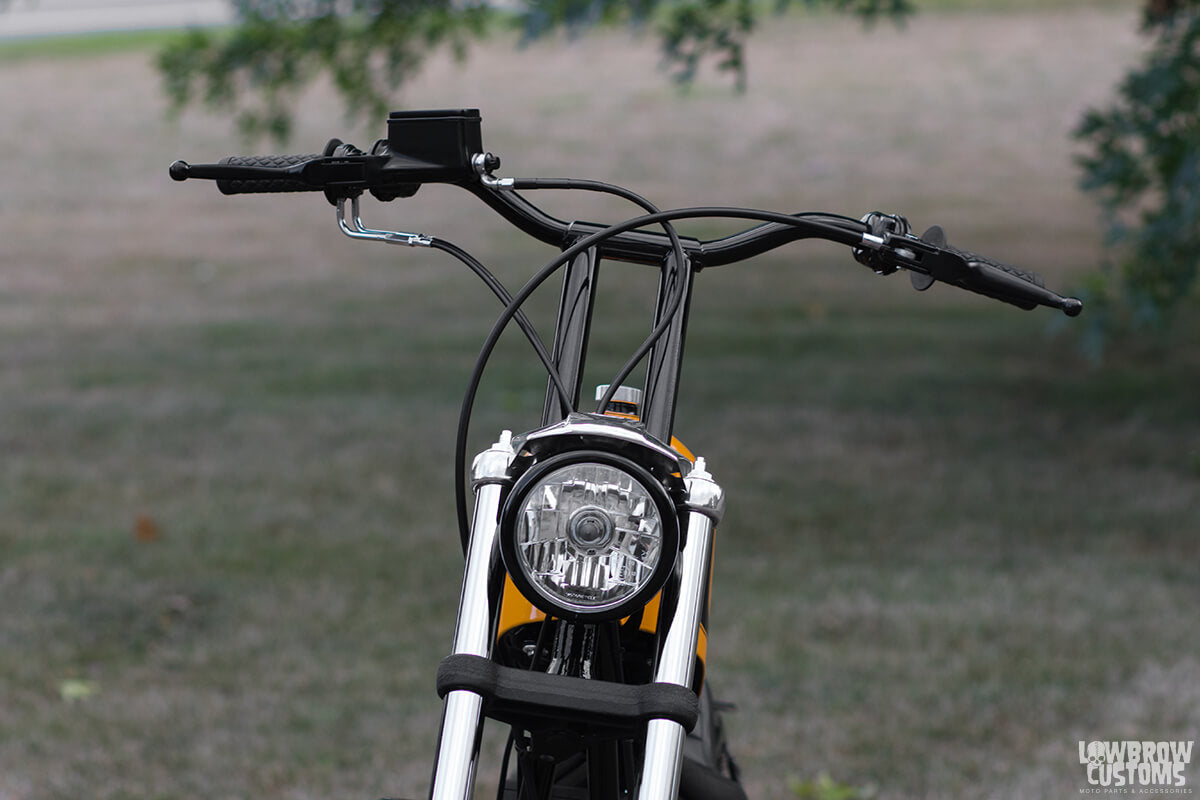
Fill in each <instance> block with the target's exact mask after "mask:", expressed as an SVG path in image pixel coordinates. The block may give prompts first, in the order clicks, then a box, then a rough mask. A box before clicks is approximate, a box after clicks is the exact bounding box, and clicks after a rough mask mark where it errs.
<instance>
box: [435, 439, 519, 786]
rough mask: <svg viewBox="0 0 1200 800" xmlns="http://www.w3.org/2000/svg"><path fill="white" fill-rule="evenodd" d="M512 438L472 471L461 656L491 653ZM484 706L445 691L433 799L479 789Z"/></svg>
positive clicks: (458, 636) (457, 644)
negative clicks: (502, 500)
mask: <svg viewBox="0 0 1200 800" xmlns="http://www.w3.org/2000/svg"><path fill="white" fill-rule="evenodd" d="M510 438H511V437H510V435H509V433H508V431H505V432H504V434H502V435H501V437H500V441H499V442H497V443H496V444H495V445H493V446H492V449H490V450H487V451H485V452H484V453H482V454H481V455H480V456H479V457H478V458H476V459H475V466H474V468H473V470H472V475H473V482H474V484H475V486H476V490H475V515H474V518H473V520H472V524H471V545H470V547H469V548H468V550H467V565H466V568H465V571H464V574H463V586H462V595H461V596H460V598H459V604H458V625H457V627H456V628H455V631H454V653H455V654H456V655H457V654H461V653H465V654H469V655H475V656H484V657H485V658H486V657H487V656H489V655H490V654H491V645H492V638H493V632H494V630H495V618H496V615H495V613H494V612H495V610H496V609H497V608H498V606H499V601H500V587H501V585H502V584H501V582H499V581H493V580H492V577H493V574H494V569H493V567H494V563H495V557H496V553H497V549H496V534H497V531H498V529H499V521H498V519H499V516H500V494H501V492H502V490H503V484H504V483H506V482H507V480H508V476H507V472H508V465H509V464H510V463H511V462H512V457H513V450H512V445H511V441H510ZM482 710H483V699H482V698H481V697H480V696H479V695H477V694H475V693H474V692H470V691H466V690H456V691H452V692H450V693H449V694H447V695H446V702H445V706H444V709H443V712H442V727H441V735H440V737H439V740H438V752H437V761H436V762H435V763H434V767H433V783H432V785H431V786H430V789H429V796H430V797H431V798H432V800H467V798H469V797H470V796H471V794H472V792H473V791H474V784H475V761H476V757H477V756H478V754H479V740H480V736H481V735H482V733H483V726H482V724H481V723H482Z"/></svg>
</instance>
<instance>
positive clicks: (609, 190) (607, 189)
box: [454, 178, 684, 555]
mask: <svg viewBox="0 0 1200 800" xmlns="http://www.w3.org/2000/svg"><path fill="white" fill-rule="evenodd" d="M513 188H514V189H517V188H524V189H568V190H569V189H575V190H583V191H591V192H600V193H603V194H611V195H615V196H617V197H620V198H623V199H625V200H628V201H629V202H631V203H633V204H635V205H637V206H640V207H641V208H642V209H644V210H645V211H647V212H648V213H649V214H656V213H660V212H659V210H658V207H657V206H655V205H654V204H653V203H651V202H650V201H649V200H647V199H646V198H644V197H642V196H641V195H639V194H638V193H636V192H634V191H631V190H629V189H626V188H625V187H623V186H617V185H615V184H611V183H604V182H602V181H590V180H577V179H574V178H538V179H526V180H519V181H514V182H513ZM662 227H663V230H664V231H665V232H666V234H667V236H668V237H670V239H671V247H672V250H673V255H674V258H673V259H672V260H671V261H670V262H669V264H670V265H671V266H672V268H673V269H674V270H679V269H681V267H682V265H683V263H684V256H683V242H682V241H681V240H680V238H679V234H678V233H677V232H676V231H675V228H674V226H672V225H671V224H670V223H669V222H668V221H664V222H663V224H662ZM578 252H582V251H578ZM578 252H577V253H576V254H578ZM464 255H465V253H464ZM565 263H566V262H565V261H562V262H559V263H558V266H555V267H553V268H552V269H550V270H549V271H548V272H547V273H546V275H545V277H543V278H542V279H541V280H539V281H538V282H537V284H535V285H534V286H533V287H531V288H529V284H526V287H527V288H529V291H528V293H527V294H525V296H524V297H522V298H521V300H520V301H516V300H513V299H511V298H510V300H509V305H508V306H507V307H506V308H505V314H506V315H507V318H505V319H504V322H503V323H502V324H501V323H497V324H498V325H500V329H501V331H502V330H503V328H504V327H506V326H507V324H508V320H510V319H512V318H513V316H515V315H518V314H520V313H521V312H520V307H521V305H522V304H524V302H525V300H526V299H528V297H529V295H530V294H532V293H533V290H534V289H536V288H537V286H540V285H541V283H542V282H543V281H544V280H545V279H546V278H548V277H549V276H550V274H552V273H553V272H555V271H557V270H558V268H559V267H560V266H562V264H565ZM481 266H482V265H481ZM484 272H486V270H484ZM477 274H478V273H477ZM489 274H490V273H489ZM677 282H678V284H679V285H680V287H682V286H683V285H684V282H683V281H679V280H677ZM501 289H503V287H501ZM493 291H495V290H493ZM522 291H525V289H522ZM677 294H678V295H679V296H677V297H673V298H672V301H671V304H670V309H671V310H670V313H671V314H674V312H675V309H677V308H678V307H679V303H680V302H681V301H682V291H680V292H678V293H677ZM510 309H512V312H511V313H509V310H510ZM504 316H505V315H502V318H503V317H504ZM521 316H523V314H522V315H521ZM669 319H670V316H669V315H668V316H666V317H664V320H663V321H664V323H665V322H667V321H669ZM666 329H667V326H666V325H665V324H660V325H658V326H657V327H656V328H655V330H653V331H651V333H650V337H649V338H648V339H647V340H646V342H643V345H642V347H641V348H639V351H641V352H645V351H648V350H649V348H650V347H653V346H654V342H656V341H657V340H658V339H659V338H660V337H661V336H662V335H663V333H664V332H665V331H666ZM492 330H493V332H495V330H496V329H495V328H493V329H492ZM527 335H528V334H527ZM530 341H533V339H532V338H531V339H530ZM539 345H540V340H539V342H538V344H537V345H535V348H536V347H538V346H539ZM494 347H495V344H494V343H493V345H492V348H494ZM544 351H545V348H544V347H543V348H542V351H541V352H544ZM539 355H540V353H539ZM490 357H491V349H490V348H489V349H488V350H487V351H486V354H481V355H480V360H477V361H476V369H475V371H474V372H473V373H472V384H471V386H470V387H469V389H468V392H469V402H468V398H464V400H463V409H462V411H461V412H460V415H459V421H458V433H457V435H456V437H455V450H454V496H455V505H456V515H457V517H458V533H459V540H460V543H461V545H462V549H463V554H464V555H465V554H466V552H467V548H468V547H469V546H470V540H471V527H470V522H469V520H468V514H467V489H466V484H465V483H464V478H465V475H466V469H467V437H468V434H469V431H470V425H471V409H472V408H473V406H474V404H475V397H474V395H475V393H476V392H477V391H478V389H479V382H480V380H481V379H482V374H483V368H484V367H485V366H486V365H487V361H488V359H489V358H490ZM639 360H640V358H639ZM543 363H544V364H546V369H547V370H548V371H549V372H550V374H551V376H552V377H554V378H556V379H557V385H558V387H559V397H560V398H561V400H562V404H563V408H565V409H567V410H568V411H571V410H573V409H574V402H573V400H572V398H571V397H570V395H569V393H568V392H567V391H566V389H565V387H563V386H562V383H561V379H560V378H559V376H558V371H557V369H555V368H554V366H553V365H552V363H551V361H550V360H549V358H545V359H543ZM634 363H635V364H636V361H635V362H634ZM630 370H632V365H631V366H630ZM626 374H628V373H626ZM614 385H615V384H614ZM611 394H612V388H611V387H610V391H609V395H608V396H609V397H610V398H611ZM604 405H605V406H607V402H605V403H604Z"/></svg>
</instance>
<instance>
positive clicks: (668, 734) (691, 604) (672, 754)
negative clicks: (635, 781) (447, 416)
mask: <svg viewBox="0 0 1200 800" xmlns="http://www.w3.org/2000/svg"><path fill="white" fill-rule="evenodd" d="M693 475H694V482H693V483H691V484H689V489H690V488H692V487H693V486H695V487H696V489H697V491H704V492H707V493H709V494H710V495H711V494H712V491H711V489H710V488H708V486H711V487H712V488H715V489H716V493H717V494H718V495H719V493H720V487H718V486H717V485H716V484H715V483H713V482H712V479H711V476H710V475H708V473H707V472H706V471H705V470H704V461H703V459H697V460H696V469H693ZM689 479H691V476H689ZM689 505H690V503H689ZM687 526H688V529H687V544H686V545H685V546H684V548H683V551H682V552H681V553H680V554H679V587H680V593H679V600H678V605H677V606H676V607H675V614H674V615H673V616H672V617H671V621H670V623H669V627H668V629H667V633H666V639H665V640H664V642H663V649H662V655H661V656H660V657H659V660H658V667H657V669H656V670H655V673H654V680H655V681H656V682H659V683H674V684H677V685H679V686H689V687H690V686H691V685H692V676H693V673H694V671H695V665H696V642H697V639H698V638H699V635H700V619H701V615H702V614H703V611H704V604H705V595H704V588H705V586H706V585H707V581H706V578H707V576H708V569H709V563H710V561H711V558H712V535H713V529H714V527H715V523H714V520H713V518H712V517H711V516H709V515H708V514H707V513H705V511H702V510H692V511H691V513H689V514H688V519H687ZM686 735H687V734H686V731H684V729H683V726H682V725H680V724H679V723H678V722H672V721H671V720H666V719H652V720H650V722H649V723H648V724H647V726H646V757H645V762H644V768H643V771H642V783H641V786H639V787H638V800H662V798H671V797H675V796H676V795H677V794H678V792H679V776H680V772H681V769H682V763H683V741H684V738H685V736H686Z"/></svg>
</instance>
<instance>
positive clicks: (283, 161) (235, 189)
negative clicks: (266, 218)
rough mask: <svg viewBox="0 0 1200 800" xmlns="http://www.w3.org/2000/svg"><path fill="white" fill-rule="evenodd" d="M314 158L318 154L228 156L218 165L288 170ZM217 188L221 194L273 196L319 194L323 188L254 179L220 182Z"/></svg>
mask: <svg viewBox="0 0 1200 800" xmlns="http://www.w3.org/2000/svg"><path fill="white" fill-rule="evenodd" d="M314 158H321V156H320V155H318V154H311V155H291V156H227V157H225V158H222V159H221V160H220V161H219V162H218V163H219V164H222V165H225V166H231V167H267V168H269V169H287V168H288V167H294V166H296V165H297V164H303V163H305V162H306V161H312V160H313V159H314ZM217 188H218V189H220V190H221V194H271V193H275V192H319V191H322V190H323V189H324V187H323V186H313V185H312V184H310V183H306V182H304V181H302V180H298V179H295V180H294V179H289V178H271V179H263V178H252V179H250V180H218V181H217Z"/></svg>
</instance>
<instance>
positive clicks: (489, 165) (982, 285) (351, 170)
mask: <svg viewBox="0 0 1200 800" xmlns="http://www.w3.org/2000/svg"><path fill="white" fill-rule="evenodd" d="M392 147H393V143H392V141H390V140H384V139H381V140H379V141H378V142H376V143H375V145H374V147H372V149H371V152H370V153H364V152H363V151H361V150H359V149H358V148H356V147H354V146H353V145H347V144H343V143H342V142H341V141H340V140H337V139H334V140H332V141H331V142H330V143H329V144H328V145H327V146H326V148H325V152H324V153H323V154H322V155H267V156H230V157H227V158H223V159H221V161H220V162H218V163H217V164H199V165H190V164H188V163H187V162H184V161H176V162H175V163H174V164H172V165H171V168H170V174H171V177H172V178H174V179H175V180H179V181H183V180H187V179H189V178H201V179H209V180H215V181H217V187H218V188H219V189H220V191H221V192H222V193H224V194H259V193H275V192H311V191H323V192H324V193H325V195H326V197H327V198H328V199H329V200H330V202H334V203H336V202H337V201H338V200H340V199H344V198H351V197H357V196H358V195H360V194H361V193H362V192H363V191H364V190H370V192H371V193H372V194H373V195H374V196H376V197H377V198H378V199H380V200H392V199H395V198H397V197H410V196H412V195H413V194H415V193H416V191H417V189H418V188H420V186H421V185H422V184H423V183H426V182H442V183H454V184H458V185H461V186H463V187H464V188H466V189H468V190H469V191H471V192H472V193H473V194H475V195H476V196H478V197H479V198H480V199H481V200H483V201H484V202H485V203H486V204H487V205H489V206H490V207H491V208H492V209H493V210H495V211H496V212H497V213H499V214H500V215H501V216H502V217H504V218H505V219H506V220H508V221H509V222H510V223H512V224H513V225H515V226H516V227H518V228H520V229H521V230H522V231H524V232H526V233H528V234H529V235H531V236H533V237H534V238H536V239H539V240H541V241H543V242H546V243H548V244H551V245H554V246H557V247H564V246H567V245H568V244H569V243H570V242H571V241H573V240H577V239H580V238H582V237H585V236H588V235H590V234H594V233H597V232H599V231H601V230H603V229H605V228H606V227H607V226H604V225H594V224H590V223H567V222H564V221H562V220H559V219H556V218H554V217H552V216H550V215H549V214H546V213H545V212H544V211H542V210H541V209H540V208H538V207H537V206H535V205H533V204H532V203H530V202H529V201H527V200H525V199H524V198H523V197H521V196H520V195H519V194H517V193H516V192H513V191H508V190H507V189H511V188H512V187H511V186H503V185H501V182H498V181H496V180H495V179H491V178H490V173H491V170H493V169H495V168H496V167H497V166H498V165H499V162H498V159H495V158H494V157H493V156H491V155H490V154H480V155H476V156H473V157H472V158H471V159H470V160H471V162H472V164H473V167H472V169H471V171H470V174H469V177H468V172H467V171H466V170H465V168H464V167H463V165H462V164H457V165H455V166H453V167H448V166H446V165H445V164H440V163H434V162H430V161H427V160H423V159H420V158H416V157H414V156H411V155H404V154H398V153H396V152H394V151H393V149H392ZM475 162H478V163H477V164H476V163H475ZM808 216H809V220H808V221H814V222H815V221H817V220H819V221H820V224H817V225H802V224H800V222H799V218H798V217H797V218H796V219H797V222H796V223H795V224H787V223H781V222H772V223H768V224H765V225H759V226H757V227H755V228H751V229H749V230H746V231H742V232H740V233H735V234H732V235H730V236H726V237H723V238H720V239H715V240H711V241H707V242H701V241H698V240H696V239H690V238H685V239H682V241H681V244H682V247H683V248H684V250H685V251H686V252H687V254H688V256H689V258H691V259H692V260H693V261H694V263H695V265H696V267H697V268H701V267H710V266H719V265H722V264H731V263H734V262H737V261H742V260H745V259H747V258H750V257H753V256H755V255H759V254H761V253H764V252H766V251H768V250H772V249H774V248H776V247H779V246H780V245H783V244H786V243H788V242H791V241H796V240H798V239H803V238H814V237H815V238H824V239H830V240H833V241H840V242H842V243H844V244H846V243H852V244H853V246H854V247H855V255H856V257H858V258H859V260H860V261H862V262H863V263H865V264H867V265H868V266H871V267H872V268H874V269H876V270H877V271H879V272H883V273H885V274H886V273H890V272H894V271H895V270H896V269H898V268H904V269H907V270H910V271H911V272H912V273H913V285H914V286H915V287H916V288H917V289H919V290H924V289H927V288H929V286H930V285H932V284H933V283H934V282H935V281H942V282H944V283H949V284H951V285H954V286H957V287H959V288H962V289H966V290H968V291H972V292H976V293H978V294H982V295H986V296H988V297H991V298H994V299H997V300H1001V301H1004V302H1006V303H1010V304H1012V305H1015V306H1017V307H1018V308H1022V309H1026V310H1029V309H1032V308H1034V307H1036V306H1038V305H1044V306H1049V307H1051V308H1057V309H1060V310H1061V311H1062V312H1063V313H1065V314H1066V315H1068V316H1072V317H1073V316H1076V315H1078V314H1079V313H1080V311H1081V310H1082V308H1083V304H1082V302H1080V301H1079V300H1077V299H1075V298H1066V297H1062V296H1060V295H1058V294H1056V293H1054V292H1052V291H1050V290H1049V289H1047V288H1046V287H1045V283H1044V281H1043V280H1042V279H1041V278H1040V277H1039V276H1038V275H1037V274H1036V273H1033V272H1030V271H1028V270H1023V269H1020V268H1017V267H1013V266H1010V265H1007V264H1003V263H1001V262H999V261H994V260H992V259H988V258H984V257H982V256H979V255H977V254H975V253H972V252H970V251H968V250H960V249H958V248H956V247H952V246H950V245H948V244H947V243H946V240H945V234H944V233H943V232H942V231H941V228H938V227H936V226H935V227H934V228H930V229H929V230H928V231H926V233H925V234H924V235H923V236H922V237H920V238H917V237H915V236H912V235H910V234H909V233H908V232H907V230H906V228H907V223H904V227H905V230H903V231H893V232H887V233H884V235H882V236H879V235H874V234H873V233H872V230H873V229H872V227H871V226H869V225H867V224H865V223H860V222H857V221H854V220H848V219H846V218H843V217H837V216H833V215H828V216H824V215H808ZM896 219H899V218H896ZM878 232H879V233H883V232H882V231H878ZM856 237H861V243H860V242H859V241H858V239H857V238H856ZM599 247H600V252H601V255H602V256H603V257H605V258H616V259H621V260H626V261H633V262H637V263H643V264H651V265H660V264H662V263H663V259H664V258H665V257H667V256H668V255H669V254H670V253H671V252H672V251H673V243H672V240H671V238H670V237H669V236H667V235H666V234H665V233H662V232H658V231H650V230H624V231H622V232H619V233H614V234H613V235H612V236H611V237H607V238H605V240H604V241H603V242H602V243H601V244H600V245H599Z"/></svg>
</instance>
